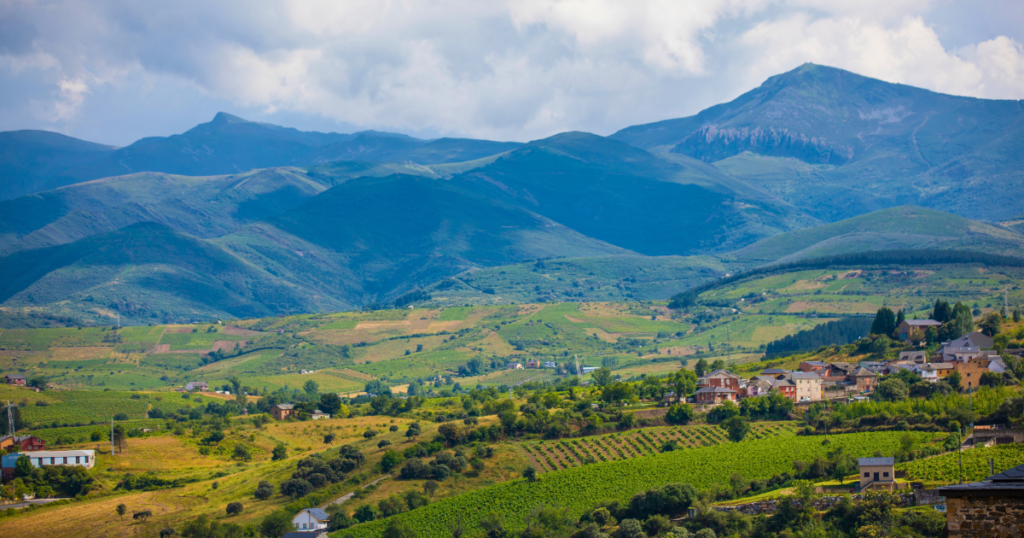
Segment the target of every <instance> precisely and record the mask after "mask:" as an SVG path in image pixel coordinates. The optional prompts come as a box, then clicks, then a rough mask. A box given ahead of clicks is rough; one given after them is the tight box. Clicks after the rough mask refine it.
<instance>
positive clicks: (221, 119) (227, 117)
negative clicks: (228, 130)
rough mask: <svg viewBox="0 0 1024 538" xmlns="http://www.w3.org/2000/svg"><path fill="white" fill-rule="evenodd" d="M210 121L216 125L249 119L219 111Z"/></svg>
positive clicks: (242, 121)
mask: <svg viewBox="0 0 1024 538" xmlns="http://www.w3.org/2000/svg"><path fill="white" fill-rule="evenodd" d="M210 123H212V124H214V125H223V124H225V123H249V120H246V119H243V118H239V117H238V116H233V115H231V114H228V113H227V112H218V113H217V115H216V116H214V117H213V121H211V122H210Z"/></svg>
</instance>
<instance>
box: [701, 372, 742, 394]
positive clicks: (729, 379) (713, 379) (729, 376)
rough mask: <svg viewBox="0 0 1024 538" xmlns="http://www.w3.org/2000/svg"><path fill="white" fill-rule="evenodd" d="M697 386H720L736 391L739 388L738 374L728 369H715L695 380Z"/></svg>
mask: <svg viewBox="0 0 1024 538" xmlns="http://www.w3.org/2000/svg"><path fill="white" fill-rule="evenodd" d="M697 386H698V387H722V388H727V389H730V390H732V391H733V392H736V391H738V390H739V389H740V376H738V375H736V374H734V373H732V372H730V371H729V370H715V371H714V372H711V373H709V374H704V376H703V377H701V378H700V379H698V380H697Z"/></svg>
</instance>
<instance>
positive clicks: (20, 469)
mask: <svg viewBox="0 0 1024 538" xmlns="http://www.w3.org/2000/svg"><path fill="white" fill-rule="evenodd" d="M34 469H35V467H32V460H31V459H29V457H28V456H25V455H22V456H18V459H17V460H16V461H15V462H14V476H15V477H17V478H31V477H32V475H33V472H34Z"/></svg>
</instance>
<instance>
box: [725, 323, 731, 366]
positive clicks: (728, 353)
mask: <svg viewBox="0 0 1024 538" xmlns="http://www.w3.org/2000/svg"><path fill="white" fill-rule="evenodd" d="M725 353H726V355H725V363H726V364H729V363H730V362H732V338H731V337H730V336H729V325H728V324H727V325H726V326H725Z"/></svg>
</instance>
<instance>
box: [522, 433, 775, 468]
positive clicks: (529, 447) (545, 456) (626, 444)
mask: <svg viewBox="0 0 1024 538" xmlns="http://www.w3.org/2000/svg"><path fill="white" fill-rule="evenodd" d="M791 433H792V430H791V427H790V426H789V425H788V424H785V423H776V424H772V423H755V424H752V425H751V432H750V434H749V437H748V439H750V440H757V439H767V438H770V437H774V436H779V435H789V434H791ZM672 442H674V444H675V448H676V449H683V448H699V447H707V446H717V445H720V444H722V443H729V442H730V441H729V439H728V438H727V436H726V433H725V431H723V430H722V429H721V428H718V427H717V426H707V425H705V426H676V427H668V428H644V429H640V430H631V431H628V432H621V433H613V434H609V435H604V436H593V437H582V438H579V439H562V440H558V441H540V442H536V443H523V444H522V445H521V446H522V448H523V450H525V451H526V453H527V454H529V455H530V457H531V458H532V459H533V461H534V462H536V465H537V468H538V470H539V471H541V472H550V471H558V470H561V469H568V468H570V467H578V466H580V465H583V464H586V463H596V462H599V461H602V462H603V461H615V460H621V459H629V458H637V457H641V456H651V455H654V454H661V453H662V447H663V446H665V445H666V444H668V443H672Z"/></svg>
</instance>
